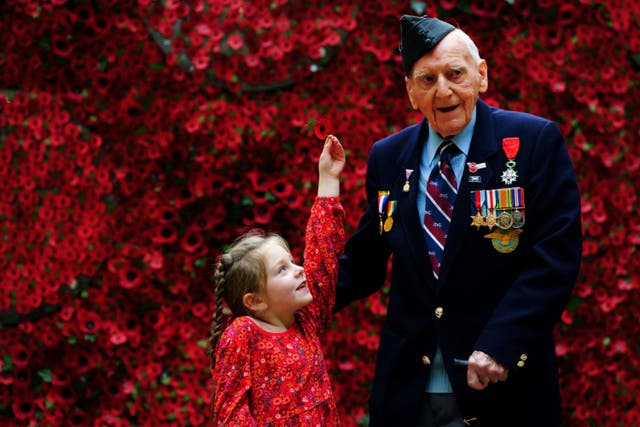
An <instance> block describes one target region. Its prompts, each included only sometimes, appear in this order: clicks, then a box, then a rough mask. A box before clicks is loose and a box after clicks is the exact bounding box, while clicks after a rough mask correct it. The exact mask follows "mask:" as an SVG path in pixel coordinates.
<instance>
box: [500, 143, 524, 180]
mask: <svg viewBox="0 0 640 427" xmlns="http://www.w3.org/2000/svg"><path fill="white" fill-rule="evenodd" d="M519 149H520V138H518V137H517V136H516V137H511V138H502V151H504V154H505V155H506V156H507V163H506V164H505V166H506V167H507V168H506V169H505V170H503V171H502V175H501V176H500V179H501V180H502V182H504V183H505V184H507V185H511V184H513V183H514V182H515V181H516V179H518V172H517V171H516V169H515V167H516V161H515V158H516V156H517V155H518V150H519Z"/></svg>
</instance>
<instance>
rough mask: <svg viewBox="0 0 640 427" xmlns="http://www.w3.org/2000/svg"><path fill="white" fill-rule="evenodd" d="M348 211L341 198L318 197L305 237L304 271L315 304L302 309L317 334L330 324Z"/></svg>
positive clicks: (312, 209) (312, 208)
mask: <svg viewBox="0 0 640 427" xmlns="http://www.w3.org/2000/svg"><path fill="white" fill-rule="evenodd" d="M344 220H345V212H344V209H343V207H342V205H341V204H340V198H339V197H316V200H315V202H314V204H313V206H312V207H311V216H310V217H309V221H308V222H307V228H306V234H305V252H304V271H305V275H306V277H307V285H308V286H309V289H310V290H311V293H312V295H313V302H312V303H311V304H309V305H308V306H307V307H305V308H304V309H303V310H301V311H302V312H303V313H301V315H303V316H305V317H307V318H308V321H309V322H311V323H312V324H313V325H314V327H315V329H316V331H317V333H318V334H321V333H322V332H323V331H324V328H325V327H326V325H327V323H328V322H329V320H330V318H331V315H332V310H333V306H334V303H335V298H336V282H337V280H338V258H339V257H340V256H342V253H343V251H344V241H345V231H344Z"/></svg>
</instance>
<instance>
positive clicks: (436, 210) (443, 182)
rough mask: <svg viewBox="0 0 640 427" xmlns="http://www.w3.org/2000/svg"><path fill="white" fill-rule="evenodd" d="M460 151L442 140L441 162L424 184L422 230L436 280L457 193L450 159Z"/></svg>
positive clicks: (439, 151) (450, 143)
mask: <svg viewBox="0 0 640 427" xmlns="http://www.w3.org/2000/svg"><path fill="white" fill-rule="evenodd" d="M459 152H460V151H459V150H458V147H456V145H455V144H454V143H453V142H452V141H451V140H444V141H442V144H440V147H439V148H438V153H439V154H440V160H439V162H438V164H437V165H436V166H435V167H434V168H433V170H432V171H431V175H430V176H429V180H428V181H427V198H426V199H427V200H426V204H425V212H424V227H425V231H426V232H427V246H428V248H429V258H430V259H431V265H432V267H433V275H434V276H435V277H436V279H437V278H438V276H439V274H440V261H441V260H442V253H443V250H444V243H445V241H446V240H447V232H448V231H449V223H450V222H451V215H452V213H453V205H454V203H455V201H456V195H457V194H458V184H457V183H456V176H455V173H454V172H453V169H452V168H451V158H452V157H453V156H455V155H456V154H458V153H459Z"/></svg>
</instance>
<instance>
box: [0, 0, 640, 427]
mask: <svg viewBox="0 0 640 427" xmlns="http://www.w3.org/2000/svg"><path fill="white" fill-rule="evenodd" d="M404 13H411V14H422V13H427V14H430V15H438V16H440V17H441V18H444V19H447V20H449V21H450V22H453V23H456V24H458V25H460V26H461V27H462V28H463V29H465V30H466V31H467V32H468V33H470V35H472V37H474V39H475V40H476V41H477V43H478V45H479V47H480V50H481V53H482V54H483V56H484V57H485V58H486V59H487V61H488V63H489V77H490V85H489V92H488V94H487V97H486V98H485V99H486V100H487V101H488V102H489V103H490V104H493V105H497V106H501V107H504V108H509V109H517V110H524V111H529V112H532V113H535V114H539V115H542V116H546V117H548V118H551V119H553V120H555V121H557V122H558V123H559V125H560V126H561V128H562V130H563V133H564V135H565V137H566V140H567V143H568V145H569V147H570V151H571V155H572V157H573V159H574V161H575V166H576V170H577V173H578V175H579V179H580V187H581V190H582V200H583V208H582V213H583V226H584V236H585V242H584V263H583V266H582V270H581V273H580V277H579V280H578V283H577V285H576V288H575V292H574V295H573V297H572V299H571V301H570V303H569V305H568V307H567V309H566V310H565V312H564V313H563V316H562V319H561V322H560V324H559V326H558V328H557V339H558V344H557V353H558V356H559V361H560V368H561V375H562V396H563V399H564V402H563V412H564V417H565V420H566V425H567V426H640V409H638V408H640V397H639V396H640V366H639V364H640V361H639V359H638V357H637V355H638V354H639V352H640V339H639V338H640V333H639V332H640V326H639V322H638V318H640V298H639V292H640V291H639V288H638V286H639V276H640V275H639V271H640V256H639V253H638V245H639V244H640V219H639V217H638V214H637V211H638V206H639V201H638V188H640V179H639V178H638V176H639V168H640V134H639V129H640V114H638V113H639V112H640V101H639V99H640V3H638V2H626V1H619V0H580V1H574V2H566V1H559V0H544V1H543V0H539V1H537V2H527V1H521V0H511V1H509V0H482V1H468V0H459V1H456V0H440V1H438V2H434V1H428V2H420V1H388V2H357V1H352V0H329V1H318V2H312V3H311V4H309V3H308V2H301V1H290V2H287V1H285V0H268V1H263V0H260V1H248V0H246V1H245V0H209V1H205V0H193V1H186V0H185V1H179V0H165V1H152V0H137V1H136V0H127V1H115V0H94V1H82V0H76V1H72V0H27V1H16V0H5V1H3V2H2V3H1V4H0V106H1V110H0V182H1V183H2V185H1V188H2V191H0V267H1V271H2V274H0V282H1V284H0V328H1V329H0V356H1V357H0V384H2V387H0V424H2V425H6V426H27V425H28V426H47V425H51V426H60V425H71V426H85V425H95V426H98V425H99V426H112V425H113V426H142V425H144V426H149V425H185V426H201V425H205V424H206V420H207V415H208V409H207V408H208V404H209V400H210V399H209V386H210V384H209V368H208V357H207V354H206V352H205V349H204V347H205V341H206V338H207V334H208V324H209V321H210V316H211V311H212V301H213V295H212V287H211V281H210V276H211V273H212V264H213V262H214V260H215V258H216V257H217V255H218V254H219V253H220V249H221V248H222V247H223V246H224V245H225V244H227V243H229V242H230V241H231V240H232V239H233V237H235V236H236V235H237V234H239V233H240V232H242V231H245V230H246V229H247V228H250V227H262V228H267V229H269V230H272V231H278V232H280V233H281V234H283V235H284V236H285V237H286V238H287V239H288V240H289V241H290V242H291V244H292V246H293V248H294V252H295V253H296V254H297V255H301V253H302V247H301V244H302V235H303V231H304V225H305V221H306V217H307V213H308V209H309V206H310V203H311V201H312V199H313V195H314V192H315V182H316V163H315V162H316V158H317V156H318V154H319V152H320V149H321V144H322V139H323V137H324V135H325V134H326V133H328V132H331V133H334V134H336V135H338V136H339V137H340V139H341V140H342V142H343V144H344V146H345V147H346V148H347V150H348V167H347V170H346V172H345V179H344V185H343V200H344V205H345V208H346V210H347V212H348V222H349V230H352V229H353V228H354V227H355V224H356V221H357V219H358V216H359V214H360V212H361V210H362V208H363V202H364V200H363V199H364V192H363V181H364V173H365V160H366V155H367V152H368V149H369V147H370V146H371V144H372V143H373V142H374V141H375V140H376V139H379V138H380V137H382V136H384V135H387V134H389V133H390V132H393V131H396V130H399V129H400V128H402V127H404V126H406V125H407V124H409V123H413V122H415V121H416V120H418V119H419V117H418V116H417V115H416V114H415V113H413V112H412V111H411V110H410V109H409V105H408V102H407V99H406V94H405V92H404V88H403V79H402V74H401V67H400V62H399V57H398V54H397V45H398V39H399V25H398V18H399V16H400V15H402V14H404ZM385 296H386V292H384V291H383V292H381V293H379V294H377V295H374V296H373V297H371V298H369V299H368V300H366V301H363V302H362V303H360V304H356V305H354V306H352V307H350V308H348V309H346V310H345V311H343V312H341V313H339V315H338V316H337V317H336V321H335V324H334V326H333V328H332V330H331V332H330V334H329V336H328V340H327V346H326V347H327V359H328V364H329V368H330V370H331V373H332V375H333V378H334V379H335V381H334V389H335V392H336V395H337V397H338V400H339V405H340V407H341V409H342V411H343V412H344V419H345V425H347V426H348V425H367V410H366V401H367V395H368V387H369V384H370V381H371V377H372V370H373V361H374V357H375V350H376V348H377V342H378V341H377V332H378V329H379V326H380V322H381V320H382V319H383V317H384V314H385Z"/></svg>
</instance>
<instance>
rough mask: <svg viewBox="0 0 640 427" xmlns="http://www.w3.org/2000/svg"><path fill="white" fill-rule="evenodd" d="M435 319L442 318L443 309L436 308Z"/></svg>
mask: <svg viewBox="0 0 640 427" xmlns="http://www.w3.org/2000/svg"><path fill="white" fill-rule="evenodd" d="M435 314H436V317H437V318H438V319H439V318H441V317H442V315H443V314H444V308H442V307H437V308H436V311H435Z"/></svg>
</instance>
